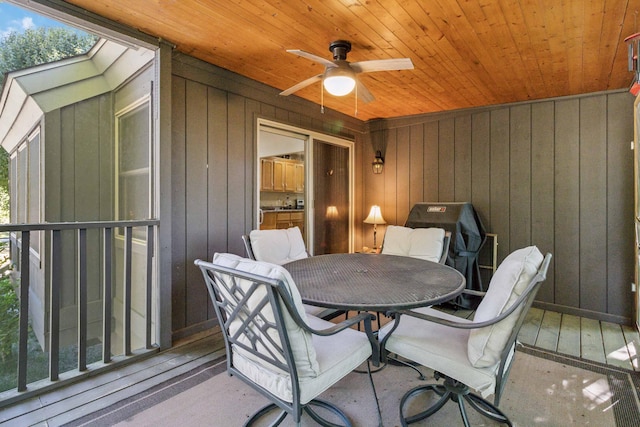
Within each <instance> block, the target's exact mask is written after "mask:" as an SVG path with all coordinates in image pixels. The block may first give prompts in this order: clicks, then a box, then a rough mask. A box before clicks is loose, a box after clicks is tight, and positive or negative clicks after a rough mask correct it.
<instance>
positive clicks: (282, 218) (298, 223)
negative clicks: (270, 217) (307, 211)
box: [276, 211, 304, 235]
mask: <svg viewBox="0 0 640 427" xmlns="http://www.w3.org/2000/svg"><path fill="white" fill-rule="evenodd" d="M291 227H298V228H299V229H300V231H301V232H302V235H304V212H302V211H296V212H276V228H291Z"/></svg>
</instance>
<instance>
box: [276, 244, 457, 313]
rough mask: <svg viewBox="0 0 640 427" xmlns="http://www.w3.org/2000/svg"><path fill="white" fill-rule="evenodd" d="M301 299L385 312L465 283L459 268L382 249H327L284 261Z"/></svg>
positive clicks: (447, 296)
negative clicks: (328, 251)
mask: <svg viewBox="0 0 640 427" xmlns="http://www.w3.org/2000/svg"><path fill="white" fill-rule="evenodd" d="M283 267H284V268H286V269H287V270H288V271H289V273H291V276H292V277H293V280H294V282H295V283H296V285H297V287H298V289H299V291H300V295H301V296H302V301H303V302H304V303H306V304H311V305H317V306H320V307H327V308H337V309H341V310H363V311H378V312H385V311H389V310H403V309H404V310H406V309H411V308H417V307H424V306H428V305H432V304H437V303H441V302H444V301H448V300H451V299H453V298H455V297H456V296H457V295H459V294H460V293H461V292H462V291H463V290H464V288H465V279H464V276H463V275H462V274H460V272H458V271H457V270H455V269H453V268H451V267H448V266H446V265H442V264H438V263H435V262H431V261H425V260H421V259H417V258H410V257H404V256H395V255H383V254H364V253H355V254H329V255H318V256H313V257H309V258H304V259H300V260H297V261H293V262H290V263H288V264H285V265H284V266H283Z"/></svg>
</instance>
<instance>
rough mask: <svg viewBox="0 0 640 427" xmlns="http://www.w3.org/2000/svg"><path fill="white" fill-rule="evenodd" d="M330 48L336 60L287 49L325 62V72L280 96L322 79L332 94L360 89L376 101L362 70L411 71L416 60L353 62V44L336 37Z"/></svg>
mask: <svg viewBox="0 0 640 427" xmlns="http://www.w3.org/2000/svg"><path fill="white" fill-rule="evenodd" d="M329 51H331V52H332V53H333V61H329V60H328V59H324V58H322V57H320V56H317V55H314V54H312V53H309V52H305V51H303V50H298V49H290V50H287V52H289V53H293V54H294V55H298V56H302V57H303V58H307V59H310V60H312V61H315V62H318V63H320V64H322V65H324V67H325V68H324V72H323V73H321V74H318V75H315V76H313V77H310V78H308V79H306V80H303V81H301V82H300V83H298V84H296V85H294V86H292V87H290V88H289V89H287V90H284V91H282V92H280V95H282V96H287V95H291V94H292V93H294V92H296V91H298V90H300V89H302V88H304V87H307V86H309V85H311V84H313V83H315V82H318V81H321V80H322V83H323V85H324V88H325V89H326V90H327V92H329V93H330V94H332V95H335V96H344V95H347V94H349V93H351V91H352V90H353V89H354V87H355V88H356V94H357V96H358V97H359V98H360V99H361V100H362V101H363V102H365V103H367V102H371V101H373V100H374V99H375V98H374V97H373V95H372V94H371V92H369V90H368V89H367V88H366V87H365V86H364V84H362V82H360V80H359V79H358V77H357V74H359V73H371V72H374V71H393V70H411V69H413V63H412V62H411V59H409V58H398V59H376V60H371V61H359V62H349V61H347V52H349V51H351V43H350V42H348V41H346V40H336V41H334V42H332V43H331V44H329Z"/></svg>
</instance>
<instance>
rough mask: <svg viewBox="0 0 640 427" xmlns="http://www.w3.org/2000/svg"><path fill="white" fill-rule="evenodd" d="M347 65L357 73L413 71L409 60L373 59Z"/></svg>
mask: <svg viewBox="0 0 640 427" xmlns="http://www.w3.org/2000/svg"><path fill="white" fill-rule="evenodd" d="M349 65H351V68H353V69H354V71H355V72H357V73H371V72H373V71H394V70H412V69H413V62H411V59H410V58H397V59H374V60H371V61H360V62H352V63H351V64H349Z"/></svg>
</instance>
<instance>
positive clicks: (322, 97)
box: [320, 85, 324, 114]
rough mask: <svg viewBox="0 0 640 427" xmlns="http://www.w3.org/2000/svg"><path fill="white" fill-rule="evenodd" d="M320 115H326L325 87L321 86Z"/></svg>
mask: <svg viewBox="0 0 640 427" xmlns="http://www.w3.org/2000/svg"><path fill="white" fill-rule="evenodd" d="M320 113H321V114H324V85H320Z"/></svg>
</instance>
